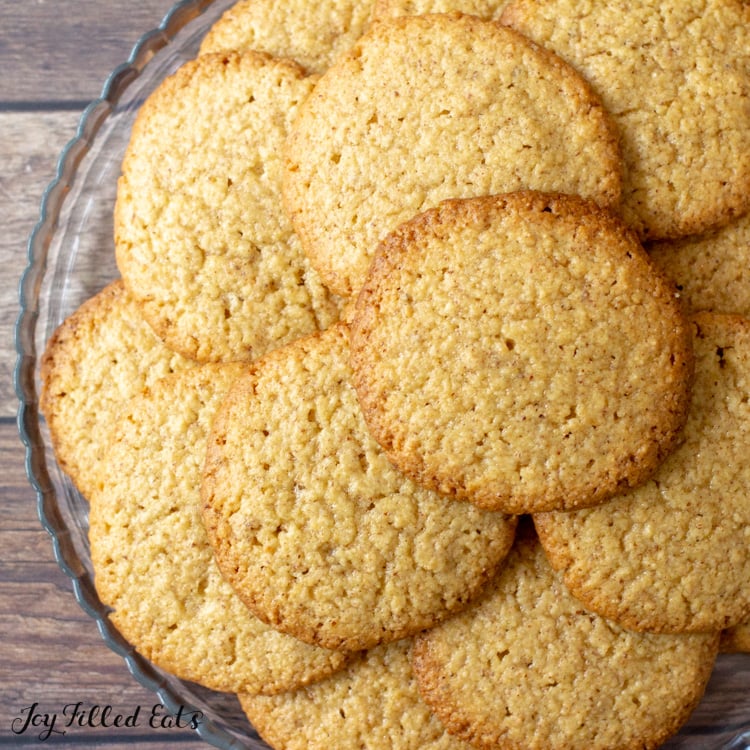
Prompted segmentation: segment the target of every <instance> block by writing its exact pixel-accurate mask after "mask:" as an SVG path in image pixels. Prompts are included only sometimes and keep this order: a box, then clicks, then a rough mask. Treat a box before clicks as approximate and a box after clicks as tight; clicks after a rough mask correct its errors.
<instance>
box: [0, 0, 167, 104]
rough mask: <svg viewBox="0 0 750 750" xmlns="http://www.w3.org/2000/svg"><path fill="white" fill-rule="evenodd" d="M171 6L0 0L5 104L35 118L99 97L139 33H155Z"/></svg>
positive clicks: (160, 2)
mask: <svg viewBox="0 0 750 750" xmlns="http://www.w3.org/2000/svg"><path fill="white" fill-rule="evenodd" d="M171 6H172V3H171V2H170V0H147V1H144V2H129V3H115V2H101V0H75V1H72V0H66V1H65V2H55V1H54V0H23V1H21V2H19V0H0V19H2V31H0V34H1V35H2V36H1V38H0V70H3V71H9V70H10V71H13V75H12V76H8V75H2V76H0V103H1V104H2V105H5V106H6V107H7V106H8V105H13V106H14V107H17V108H18V107H25V108H28V109H32V110H34V111H39V110H40V109H49V108H50V107H58V106H63V107H67V108H70V107H72V106H75V107H76V108H77V109H81V108H82V106H81V104H82V103H87V102H89V101H90V100H91V99H94V98H95V97H97V96H99V94H100V92H101V88H102V85H103V83H104V80H105V78H106V76H107V75H108V74H109V72H110V71H111V70H113V69H114V68H115V67H116V66H117V65H119V64H120V63H123V62H125V60H126V59H127V57H128V55H129V54H130V51H131V49H132V47H133V45H134V44H135V43H136V41H138V39H139V37H140V36H141V34H144V33H145V32H147V31H150V30H151V29H153V28H155V27H157V26H158V25H159V23H160V22H161V20H162V18H163V16H164V14H165V13H166V12H167V11H168V10H169V9H170V7H171Z"/></svg>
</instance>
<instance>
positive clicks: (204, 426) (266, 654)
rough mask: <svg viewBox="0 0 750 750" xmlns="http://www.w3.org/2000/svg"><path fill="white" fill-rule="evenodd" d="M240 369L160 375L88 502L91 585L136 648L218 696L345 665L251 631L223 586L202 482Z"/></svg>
mask: <svg viewBox="0 0 750 750" xmlns="http://www.w3.org/2000/svg"><path fill="white" fill-rule="evenodd" d="M242 371H243V370H242V365H240V364H226V365H219V364H206V365H201V366H198V367H195V368H193V369H191V370H189V371H186V372H182V373H179V374H175V375H172V376H169V377H167V378H165V379H163V380H161V381H160V382H159V383H157V384H156V385H154V387H153V388H152V389H151V390H150V391H149V392H148V393H145V394H142V395H140V396H136V397H134V398H133V399H132V400H131V401H130V402H129V403H128V405H127V407H126V408H125V409H124V410H123V414H122V417H121V419H120V420H119V422H118V424H117V427H116V428H115V430H114V432H113V439H112V440H111V441H110V443H109V446H108V451H107V455H106V457H105V459H104V460H105V462H106V467H107V469H108V471H107V472H102V477H103V480H102V482H101V483H100V485H99V487H98V489H97V491H96V492H95V493H94V494H93V495H92V498H91V518H90V530H89V538H90V541H91V559H92V562H93V565H94V572H95V577H94V580H95V585H96V589H97V592H98V593H99V596H100V598H101V601H102V602H103V603H104V604H105V605H107V606H109V607H112V610H113V611H112V612H111V614H110V615H109V617H110V619H111V620H112V622H113V623H114V625H115V626H116V627H117V629H118V630H119V631H120V632H121V633H122V635H123V637H124V638H125V639H126V640H127V641H129V642H130V643H131V644H132V645H133V646H134V647H135V649H136V650H137V651H138V652H139V653H141V654H142V655H143V656H145V657H146V658H147V659H150V660H151V661H153V662H154V663H155V664H156V665H157V666H159V667H161V668H163V669H165V670H167V671H169V672H171V673H172V674H174V675H176V676H177V677H179V678H180V679H186V680H192V681H194V682H198V683H200V684H202V685H205V686H206V687H209V688H212V689H214V690H221V691H232V692H237V691H247V692H253V693H255V692H263V693H274V692H279V691H285V690H291V689H293V688H295V687H298V686H300V685H304V684H307V683H309V682H312V681H314V680H316V679H320V678H322V677H324V676H327V675H329V674H331V673H332V672H334V671H336V670H337V669H339V668H341V667H343V665H344V664H345V662H346V660H347V657H346V656H345V655H343V654H338V653H335V652H333V651H327V650H324V649H319V648H316V647H314V646H310V645H307V644H304V643H302V642H300V641H298V640H296V639H294V638H291V637H289V636H287V635H283V634H282V633H278V632H276V631H275V630H273V629H272V628H270V627H268V626H267V625H265V624H263V623H262V622H261V621H260V620H258V619H257V618H256V617H255V616H254V615H252V614H251V612H250V611H249V610H248V609H247V607H245V605H244V604H243V603H242V602H241V601H240V599H239V597H238V596H237V595H236V594H235V593H234V591H233V590H232V588H231V586H230V585H229V584H228V583H227V582H226V581H225V580H224V578H223V577H222V575H221V573H220V572H219V569H218V567H217V565H216V562H215V560H214V557H213V551H212V549H211V546H210V545H209V543H208V538H207V536H206V531H205V529H204V527H203V524H202V521H201V503H200V490H199V488H200V477H201V471H202V468H203V460H204V456H205V448H206V438H207V434H208V430H209V426H210V423H211V420H212V418H213V415H214V414H215V412H216V409H217V407H218V405H219V403H220V401H221V399H222V398H223V397H224V396H225V394H226V392H227V391H228V389H229V387H230V385H231V383H232V382H233V381H234V379H235V378H237V377H238V376H239V375H240V374H241V373H242Z"/></svg>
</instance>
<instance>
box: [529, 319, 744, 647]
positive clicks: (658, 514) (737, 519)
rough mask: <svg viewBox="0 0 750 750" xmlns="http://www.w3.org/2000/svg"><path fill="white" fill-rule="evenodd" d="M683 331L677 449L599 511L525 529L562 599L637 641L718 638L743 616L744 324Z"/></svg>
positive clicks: (548, 516) (708, 322) (723, 322)
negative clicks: (636, 635)
mask: <svg viewBox="0 0 750 750" xmlns="http://www.w3.org/2000/svg"><path fill="white" fill-rule="evenodd" d="M693 321H694V322H693V328H694V331H695V355H696V376H695V384H694V392H693V400H692V405H691V409H690V413H689V416H688V420H687V424H686V426H685V431H684V436H683V440H682V442H681V445H680V446H679V448H678V449H677V450H676V451H675V452H674V453H673V454H672V455H671V456H669V457H668V458H667V459H666V461H665V462H664V463H663V464H662V466H661V467H660V468H659V470H658V471H657V473H656V474H655V475H654V477H653V478H652V479H651V480H649V481H648V482H647V483H645V484H644V485H643V486H641V487H639V488H637V489H635V490H633V491H632V492H630V493H627V494H626V495H623V496H622V497H618V498H615V499H614V500H612V501H610V502H609V503H607V504H606V505H603V506H601V507H599V508H589V509H585V510H580V511H576V512H573V513H570V514H567V513H545V514H540V515H536V516H535V517H534V521H535V523H536V526H537V529H538V531H539V535H540V539H541V541H542V544H543V545H544V548H545V550H546V551H547V554H548V556H549V558H550V561H551V563H552V565H553V566H554V567H555V569H557V570H560V571H561V572H562V575H563V577H564V579H565V582H566V584H567V585H568V587H569V588H570V590H571V592H572V593H573V594H574V595H575V596H576V597H578V598H579V599H580V600H581V601H582V602H583V603H584V604H585V605H586V606H587V607H589V608H590V609H593V610H596V611H597V612H599V613H601V614H602V615H604V616H606V617H610V618H612V619H616V620H617V621H618V622H621V623H622V624H623V625H624V626H626V627H629V628H634V629H638V630H651V631H657V632H685V631H705V630H722V629H724V628H727V627H731V626H732V625H734V624H736V623H738V622H740V621H742V620H745V619H747V617H748V615H750V587H748V585H747V582H748V581H749V580H750V465H748V461H747V456H748V452H749V451H750V443H749V440H750V430H749V429H748V426H750V322H748V321H747V320H746V319H744V318H740V317H736V316H727V315H718V314H712V313H699V314H697V315H696V316H695V317H694V319H693Z"/></svg>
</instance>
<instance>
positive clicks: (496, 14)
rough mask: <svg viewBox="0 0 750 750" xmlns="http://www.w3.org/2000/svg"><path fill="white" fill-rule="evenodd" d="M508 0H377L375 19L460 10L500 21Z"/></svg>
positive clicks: (374, 12) (373, 15) (373, 12)
mask: <svg viewBox="0 0 750 750" xmlns="http://www.w3.org/2000/svg"><path fill="white" fill-rule="evenodd" d="M507 4H508V0H376V1H375V7H374V8H373V11H372V17H373V19H374V20H382V19H385V18H394V17H395V16H417V15H420V16H423V15H425V14H427V13H450V12H452V11H459V12H461V13H467V14H469V15H472V16H479V18H484V19H487V20H492V21H498V20H500V16H501V15H502V12H503V8H505V6H506V5H507Z"/></svg>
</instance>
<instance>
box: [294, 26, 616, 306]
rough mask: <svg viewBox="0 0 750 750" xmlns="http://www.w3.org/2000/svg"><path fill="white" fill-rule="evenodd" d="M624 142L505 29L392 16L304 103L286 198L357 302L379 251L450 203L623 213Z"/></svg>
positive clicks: (337, 285)
mask: <svg viewBox="0 0 750 750" xmlns="http://www.w3.org/2000/svg"><path fill="white" fill-rule="evenodd" d="M617 137H618V136H617V133H616V131H615V130H614V127H613V125H612V123H611V121H610V118H609V116H608V115H607V113H605V111H604V109H603V107H602V106H601V104H600V102H599V100H598V99H597V98H596V97H595V96H594V95H593V93H592V92H591V90H590V89H589V87H588V85H587V84H586V83H584V81H583V80H582V79H581V77H580V76H579V75H578V74H577V73H576V72H575V71H574V70H573V69H572V68H570V67H569V66H568V65H566V64H565V63H563V62H562V60H560V59H559V58H558V57H556V56H555V55H553V54H552V53H550V52H547V51H545V50H543V49H541V48H539V47H537V46H536V45H534V44H533V43H531V42H529V41H528V40H526V39H525V38H524V37H522V36H521V35H519V34H517V33H515V32H514V31H512V30H510V29H507V28H505V27H503V26H501V25H500V24H499V23H495V22H492V21H484V20H481V19H479V18H476V17H474V16H469V15H461V14H458V13H456V14H436V15H428V16H410V17H401V18H395V19H389V20H383V21H379V22H378V23H376V24H373V25H372V27H371V28H370V30H369V31H368V32H367V33H366V34H365V35H363V36H362V37H361V38H360V39H359V40H358V41H357V43H356V44H355V45H354V47H353V48H352V49H351V50H350V51H349V52H347V53H345V54H344V55H343V56H342V57H340V58H339V59H338V60H337V61H336V63H334V65H332V66H331V68H329V69H328V70H327V71H326V72H325V73H324V74H323V76H322V77H321V78H320V80H319V81H318V83H317V85H316V86H315V89H314V90H313V92H312V94H311V95H310V96H309V97H308V98H307V99H306V100H305V102H303V104H302V105H301V106H300V109H299V115H298V117H297V119H296V120H295V122H294V124H293V126H292V128H291V131H290V135H289V139H288V144H287V145H288V151H287V161H286V165H285V172H284V183H283V193H284V201H285V205H286V207H287V211H288V213H289V215H290V217H291V220H292V223H293V225H294V227H295V230H296V231H297V233H298V235H299V237H300V240H301V242H302V245H303V248H304V250H305V252H306V253H307V255H308V256H309V257H310V259H311V261H312V263H313V265H314V266H315V268H316V269H317V270H318V271H319V273H320V275H321V277H322V278H323V280H324V282H325V283H326V284H327V285H328V287H329V288H330V289H331V290H333V291H334V292H335V293H337V294H340V295H343V296H351V295H353V294H355V293H356V292H357V291H358V290H359V288H360V287H361V285H362V282H363V281H364V277H365V274H366V272H367V269H368V267H369V264H370V261H371V260H372V256H373V253H374V251H375V248H376V246H377V243H378V242H379V241H380V240H381V239H382V238H383V237H384V236H385V235H386V234H387V233H388V232H389V231H390V230H391V229H393V228H395V227H396V226H397V225H398V224H400V223H402V222H403V221H405V220H407V219H410V218H411V217H413V216H414V215H415V214H417V213H419V212H420V211H423V210H425V209H427V208H431V207H433V206H435V205H437V203H439V202H440V201H441V200H443V199H446V198H467V197H473V196H477V195H486V194H492V193H500V192H507V191H511V190H516V189H520V188H534V189H539V190H555V191H560V192H566V193H575V194H580V195H582V196H584V197H586V198H589V199H592V200H594V201H596V202H598V203H600V204H602V205H605V206H612V205H616V204H617V203H618V200H619V196H620V166H621V164H620V154H619V150H618V146H617Z"/></svg>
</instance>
